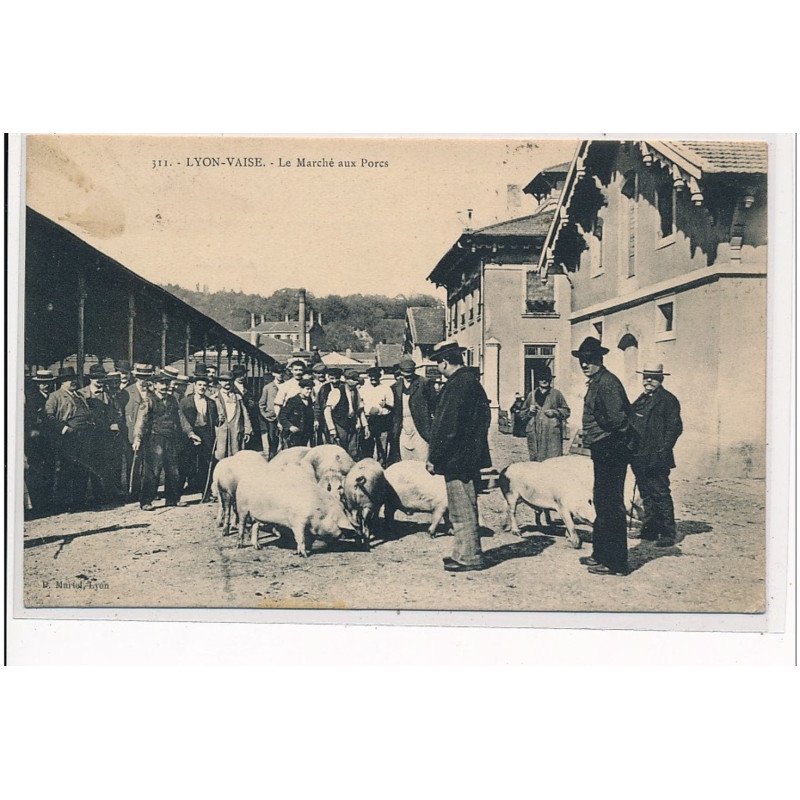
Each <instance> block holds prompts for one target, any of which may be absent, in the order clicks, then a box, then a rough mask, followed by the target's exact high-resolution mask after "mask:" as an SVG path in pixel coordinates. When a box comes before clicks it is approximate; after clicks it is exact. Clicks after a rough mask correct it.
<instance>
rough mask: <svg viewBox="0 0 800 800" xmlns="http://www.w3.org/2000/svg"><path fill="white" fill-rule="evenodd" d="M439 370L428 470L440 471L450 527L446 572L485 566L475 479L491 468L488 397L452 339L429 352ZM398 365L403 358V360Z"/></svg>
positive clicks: (435, 473)
mask: <svg viewBox="0 0 800 800" xmlns="http://www.w3.org/2000/svg"><path fill="white" fill-rule="evenodd" d="M429 357H430V359H431V360H432V361H435V362H436V366H437V367H438V369H439V374H440V375H442V376H443V377H445V378H447V383H445V385H444V388H443V389H442V393H441V395H440V396H439V402H438V404H437V406H436V413H435V415H434V418H433V423H432V425H431V430H430V450H429V453H428V459H427V464H426V466H427V469H428V472H430V473H431V474H432V475H443V476H444V480H445V486H446V488H447V507H448V513H449V515H450V522H451V524H452V526H453V535H454V541H453V554H452V556H451V557H450V558H445V559H444V568H445V570H447V571H448V572H469V571H472V570H481V569H485V568H486V566H487V562H486V559H485V557H484V555H483V551H482V549H481V540H480V529H479V523H478V481H479V480H480V472H481V470H482V469H484V468H487V467H490V466H491V465H492V460H491V457H490V455H489V425H490V423H491V411H490V409H489V398H488V397H487V396H486V392H485V391H484V389H483V387H482V386H481V384H480V381H479V380H478V377H477V375H475V373H474V372H473V371H472V370H471V369H469V368H467V367H465V366H464V356H463V350H462V348H461V347H459V345H458V343H457V342H455V341H452V340H449V341H444V342H440V343H439V344H437V345H436V346H435V347H434V348H433V350H432V351H431V354H430V356H429ZM401 365H402V362H401Z"/></svg>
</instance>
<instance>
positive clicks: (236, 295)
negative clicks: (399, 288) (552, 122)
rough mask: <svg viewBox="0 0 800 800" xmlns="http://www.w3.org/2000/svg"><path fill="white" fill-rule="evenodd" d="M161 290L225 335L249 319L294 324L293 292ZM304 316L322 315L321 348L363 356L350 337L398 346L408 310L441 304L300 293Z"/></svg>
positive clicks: (418, 298) (421, 298)
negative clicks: (303, 295) (310, 313)
mask: <svg viewBox="0 0 800 800" xmlns="http://www.w3.org/2000/svg"><path fill="white" fill-rule="evenodd" d="M163 286H164V288H165V289H166V290H167V291H168V292H171V293H172V294H174V295H175V296H176V297H179V298H180V299H181V300H183V301H184V302H186V303H188V304H189V305H191V306H194V308H196V309H198V311H202V312H203V313H204V314H207V315H208V316H209V317H211V318H212V319H214V320H216V321H217V322H219V323H220V324H221V325H224V326H225V327H226V328H228V329H229V330H234V331H243V330H247V328H249V327H250V314H251V313H255V314H263V315H264V318H265V319H268V320H282V319H284V318H285V316H286V315H287V314H288V315H289V319H295V320H296V319H297V291H298V290H297V289H290V288H286V289H278V290H277V291H276V292H273V293H272V294H271V295H270V296H269V297H264V296H263V295H260V294H247V293H245V292H234V291H226V290H223V291H218V292H209V291H208V289H207V287H202V289H201V287H200V286H199V285H198V286H196V288H195V289H194V290H192V289H185V288H184V287H182V286H178V285H176V284H171V283H167V284H163ZM306 299H307V303H308V310H309V311H311V310H313V311H314V312H315V313H316V314H322V319H323V328H324V329H325V348H326V349H329V350H344V349H346V348H348V347H349V348H351V349H352V350H363V349H364V347H365V342H364V340H363V338H359V336H357V335H356V333H355V332H356V331H366V333H367V334H368V336H369V338H370V339H371V340H372V342H373V343H376V342H381V341H386V342H390V343H400V342H402V340H403V322H402V321H403V320H404V319H405V315H406V309H407V308H409V307H411V306H426V307H429V306H430V307H435V306H441V305H442V303H441V301H440V300H439V299H438V298H436V297H433V296H432V295H426V294H414V295H409V296H407V297H406V296H403V295H398V296H397V297H386V296H385V295H379V294H349V295H338V294H331V295H326V296H324V297H316V296H315V295H313V294H312V293H311V292H307V293H306Z"/></svg>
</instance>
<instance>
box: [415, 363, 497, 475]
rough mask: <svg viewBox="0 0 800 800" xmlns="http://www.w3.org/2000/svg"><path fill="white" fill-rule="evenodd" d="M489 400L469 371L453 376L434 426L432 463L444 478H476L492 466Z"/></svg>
mask: <svg viewBox="0 0 800 800" xmlns="http://www.w3.org/2000/svg"><path fill="white" fill-rule="evenodd" d="M490 423H491V412H490V410H489V399H488V398H487V397H486V392H485V391H484V390H483V386H481V384H480V382H479V381H478V378H477V376H476V375H475V374H474V373H473V372H472V371H471V370H469V369H466V368H461V369H459V370H457V371H456V372H455V373H453V375H451V376H450V377H449V378H448V380H447V383H446V384H445V386H444V389H443V390H442V393H441V395H440V396H439V402H438V404H437V406H436V414H435V416H434V418H433V425H432V426H431V439H430V450H429V453H428V461H430V462H431V463H432V464H433V468H434V472H436V474H437V475H444V476H450V475H452V476H466V477H474V476H475V475H477V474H478V473H479V472H480V470H481V469H484V468H486V467H491V466H492V459H491V457H490V455H489V425H490Z"/></svg>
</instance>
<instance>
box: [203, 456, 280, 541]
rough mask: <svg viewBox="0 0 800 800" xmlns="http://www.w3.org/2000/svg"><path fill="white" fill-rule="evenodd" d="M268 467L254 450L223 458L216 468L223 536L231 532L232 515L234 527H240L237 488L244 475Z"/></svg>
mask: <svg viewBox="0 0 800 800" xmlns="http://www.w3.org/2000/svg"><path fill="white" fill-rule="evenodd" d="M266 467H267V462H266V461H264V459H263V458H262V456H261V453H257V452H255V451H254V450H240V451H239V452H238V453H235V454H234V455H232V456H228V457H227V458H223V459H222V460H221V461H220V462H219V463H218V464H217V465H216V467H214V480H213V492H214V494H215V495H216V497H217V503H218V505H219V511H218V513H217V527H218V528H222V529H223V531H222V534H223V536H227V535H228V533H230V530H231V513H233V515H234V517H235V520H236V522H235V525H234V527H238V525H239V514H238V513H237V510H236V487H237V485H238V483H239V480H240V478H241V476H242V475H249V474H251V473H253V472H260V471H261V470H263V469H264V468H266Z"/></svg>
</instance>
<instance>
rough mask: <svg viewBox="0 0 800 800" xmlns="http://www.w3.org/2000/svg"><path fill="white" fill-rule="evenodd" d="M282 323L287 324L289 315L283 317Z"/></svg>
mask: <svg viewBox="0 0 800 800" xmlns="http://www.w3.org/2000/svg"><path fill="white" fill-rule="evenodd" d="M283 321H284V322H288V321H289V315H288V314H286V315H284V317H283Z"/></svg>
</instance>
